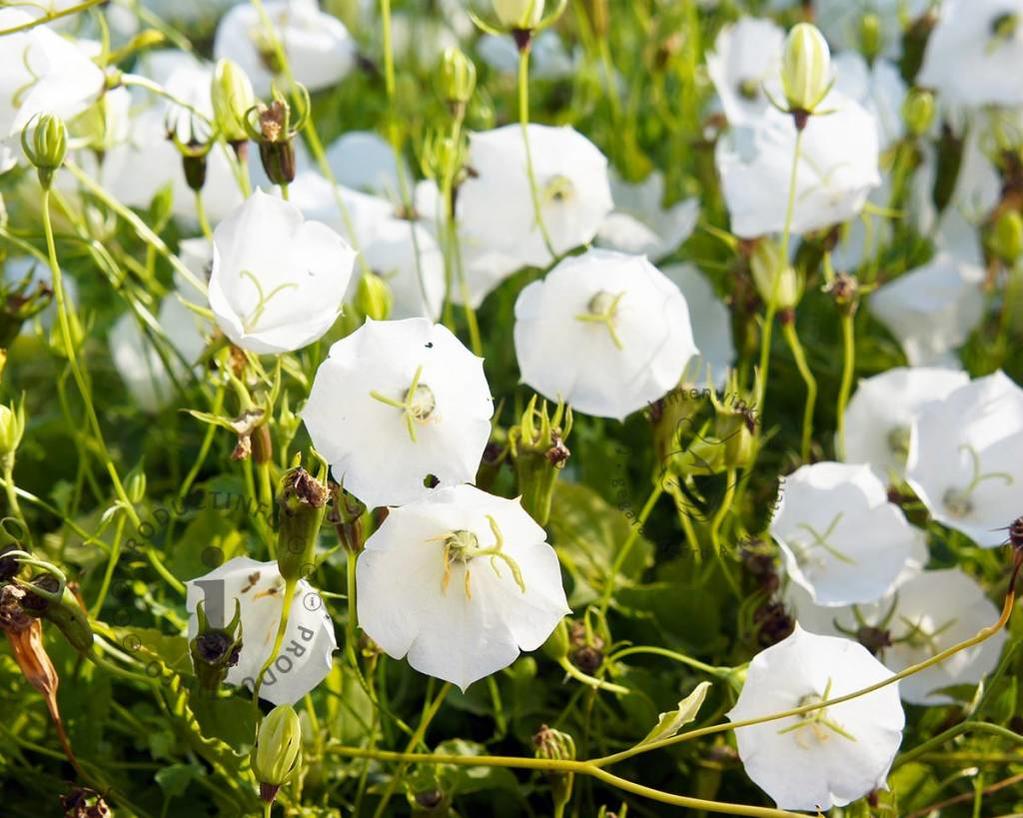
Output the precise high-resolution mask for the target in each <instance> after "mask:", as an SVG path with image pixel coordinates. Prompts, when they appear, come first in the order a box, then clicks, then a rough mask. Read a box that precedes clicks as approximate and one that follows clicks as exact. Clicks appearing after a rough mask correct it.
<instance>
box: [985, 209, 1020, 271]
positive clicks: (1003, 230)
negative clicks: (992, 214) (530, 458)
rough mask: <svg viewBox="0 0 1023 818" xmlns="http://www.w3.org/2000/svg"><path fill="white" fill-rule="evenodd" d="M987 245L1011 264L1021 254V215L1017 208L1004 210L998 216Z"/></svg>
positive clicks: (1000, 257)
mask: <svg viewBox="0 0 1023 818" xmlns="http://www.w3.org/2000/svg"><path fill="white" fill-rule="evenodd" d="M988 246H989V247H990V248H991V251H992V252H993V253H994V254H995V255H996V256H998V258H999V259H1001V260H1002V261H1003V262H1005V263H1006V264H1013V263H1014V262H1015V261H1016V260H1017V259H1018V258H1019V257H1020V255H1023V216H1020V214H1019V211H1018V210H1005V211H1004V212H1003V213H1002V215H1001V216H999V217H998V220H997V221H996V222H995V226H994V229H993V230H992V231H991V236H990V237H989V238H988Z"/></svg>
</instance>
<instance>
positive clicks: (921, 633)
mask: <svg viewBox="0 0 1023 818" xmlns="http://www.w3.org/2000/svg"><path fill="white" fill-rule="evenodd" d="M899 621H900V622H902V624H903V625H905V626H906V627H907V628H908V630H907V631H906V632H905V633H904V634H903V635H902V636H900V637H899V638H898V639H895V640H893V643H894V644H906V645H909V647H911V648H915V649H917V650H926V651H928V652H929V653H939V652H940V651H941V648H940V647H939V646H938V642H937V639H938V637H939V636H940V635H941V634H942V633H944V632H945V631H947V630H948V629H949V628H951V627H952V626H953V625H955V623H956V620H955V619H950V620H949V621H948V622H946V623H945V624H943V625H939V626H937V627H935V628H931V627H928V626H926V625H925V624H924V621H923V619H922V618H921V619H920V620H918V621H916V622H914V621H913V620H911V619H909V618H908V617H905V616H901V615H900V616H899Z"/></svg>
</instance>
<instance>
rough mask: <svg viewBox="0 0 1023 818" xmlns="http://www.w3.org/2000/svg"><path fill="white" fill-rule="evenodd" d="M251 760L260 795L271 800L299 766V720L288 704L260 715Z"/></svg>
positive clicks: (300, 764)
mask: <svg viewBox="0 0 1023 818" xmlns="http://www.w3.org/2000/svg"><path fill="white" fill-rule="evenodd" d="M250 760H251V762H252V772H253V774H254V775H255V777H256V781H258V782H259V795H260V797H261V798H262V799H263V801H265V802H268V803H272V802H273V801H274V799H276V798H277V791H278V790H279V789H280V788H281V787H283V786H284V785H285V784H287V783H288V782H289V781H290V780H291V779H292V778H293V777H294V776H295V773H297V772H298V770H299V768H300V767H301V766H302V723H301V722H300V721H299V718H298V713H296V712H295V709H294V708H293V707H292V706H291V705H290V704H281V705H278V706H277V707H275V708H274V709H273V710H271V711H270V713H269V714H268V715H267V717H266V718H265V719H263V723H262V724H261V725H260V726H259V733H258V735H257V736H256V744H255V746H254V747H253V748H252V755H251V759H250Z"/></svg>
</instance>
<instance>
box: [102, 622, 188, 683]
mask: <svg viewBox="0 0 1023 818" xmlns="http://www.w3.org/2000/svg"><path fill="white" fill-rule="evenodd" d="M115 632H116V633H117V644H118V647H119V648H120V649H121V650H123V651H125V652H126V653H130V654H132V655H133V656H134V657H135V658H136V659H137V660H138V661H139V662H141V663H142V664H143V665H146V666H148V665H149V664H150V662H153V661H154V660H153V657H152V656H151V655H149V654H154V653H155V654H156V656H158V657H159V659H160V661H161V662H163V663H164V664H165V665H167V667H169V668H170V669H171V670H173V671H175V672H176V673H180V674H182V675H185V676H191V675H192V657H191V654H190V653H189V651H188V640H187V639H186V638H185V637H183V636H168V635H167V634H165V633H161V632H160V631H158V630H156V629H155V628H115ZM156 667H157V666H154V670H155V669H156Z"/></svg>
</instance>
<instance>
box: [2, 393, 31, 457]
mask: <svg viewBox="0 0 1023 818" xmlns="http://www.w3.org/2000/svg"><path fill="white" fill-rule="evenodd" d="M24 434H25V398H24V397H22V399H21V403H19V404H18V405H17V406H15V405H14V404H13V403H12V404H11V405H10V406H3V405H2V404H0V460H2V459H4V458H7V457H13V456H14V453H15V452H16V451H17V450H18V444H20V443H21V437H22V435H24Z"/></svg>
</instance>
